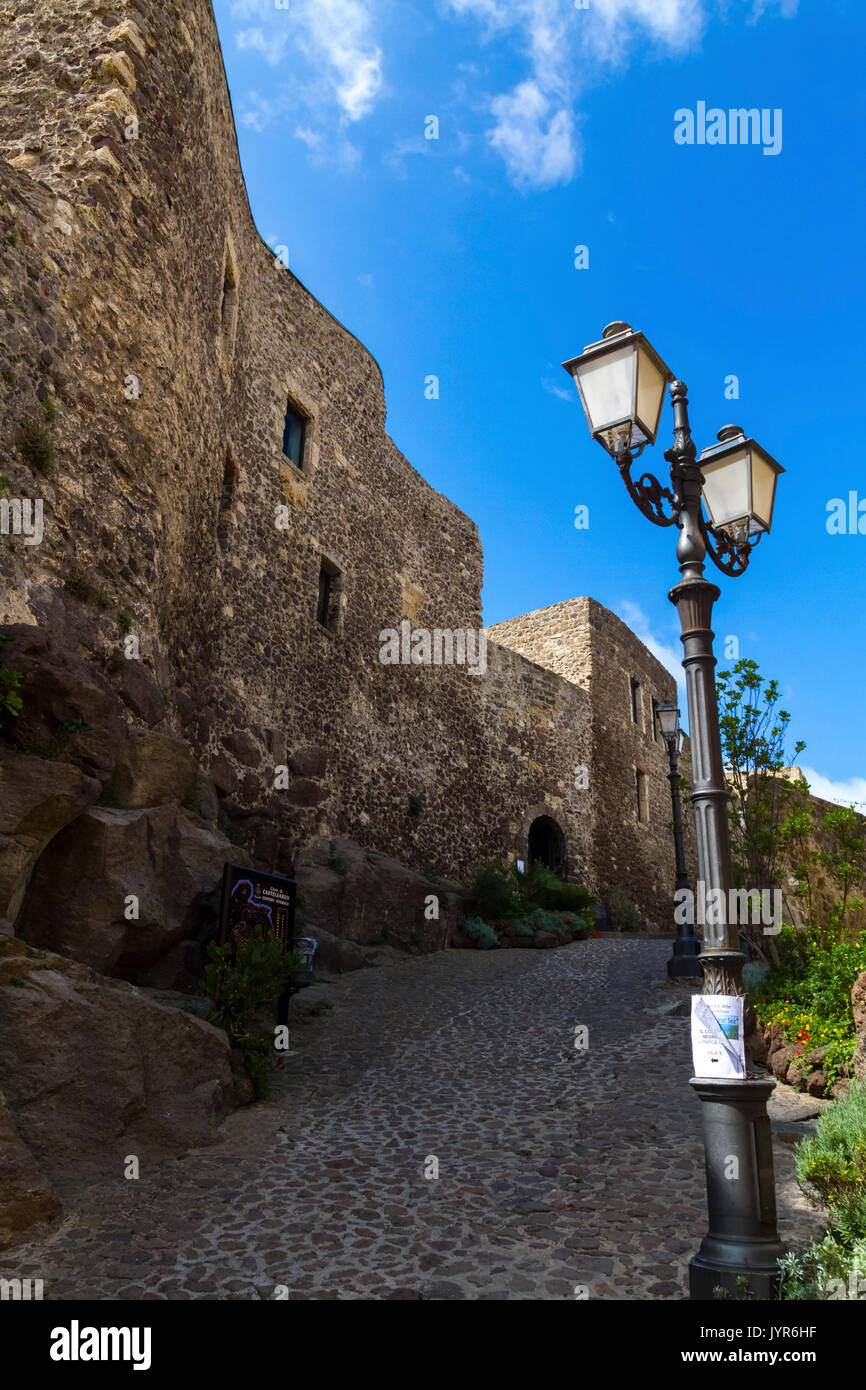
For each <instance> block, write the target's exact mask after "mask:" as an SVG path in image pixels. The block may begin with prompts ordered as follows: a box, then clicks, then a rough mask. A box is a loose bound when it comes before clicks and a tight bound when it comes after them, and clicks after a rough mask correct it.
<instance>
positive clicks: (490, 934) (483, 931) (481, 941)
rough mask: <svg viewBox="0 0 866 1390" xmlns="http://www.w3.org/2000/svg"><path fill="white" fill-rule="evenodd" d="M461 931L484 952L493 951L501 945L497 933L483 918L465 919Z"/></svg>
mask: <svg viewBox="0 0 866 1390" xmlns="http://www.w3.org/2000/svg"><path fill="white" fill-rule="evenodd" d="M461 930H462V931H463V933H464V935H465V936H468V937H469V940H470V941H474V942H475V945H476V946H479V947H480V948H481V950H482V951H492V950H493V949H494V948H495V947H497V946H498V945H499V938H498V936H497V935H496V932H495V931H494V930H493V928H492V927H491V925H490V923H489V922H485V921H484V919H483V917H465V918H464V919H463V922H462V923H461Z"/></svg>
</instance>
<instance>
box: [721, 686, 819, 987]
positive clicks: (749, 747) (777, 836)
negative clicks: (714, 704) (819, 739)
mask: <svg viewBox="0 0 866 1390" xmlns="http://www.w3.org/2000/svg"><path fill="white" fill-rule="evenodd" d="M717 692H718V700H719V723H720V728H721V736H722V755H723V758H724V761H725V769H726V775H727V779H728V785H729V787H730V790H731V800H730V802H729V806H728V816H729V824H730V831H731V859H732V868H733V874H734V882H735V884H736V886H737V887H739V888H756V889H759V890H761V891H763V890H765V889H773V888H775V887H777V886H778V860H779V856H780V852H781V850H782V849H783V847H784V844H785V836H784V834H783V825H784V824H785V823H786V821H787V820H789V818H790V817H791V816H792V814H794V813H795V812H797V811H799V810H801V809H802V808H803V806H804V805H805V804H806V800H805V799H806V796H807V794H808V790H809V788H808V786H807V784H806V782H804V781H803V780H802V779H798V780H796V781H795V780H793V779H792V778H789V777H786V776H784V775H783V774H784V772H785V770H786V769H787V768H789V767H790V766H791V765H792V763H793V762H794V760H795V759H796V758H797V757H798V755H799V754H800V753H802V751H803V749H804V748H805V747H806V745H805V743H803V742H802V741H798V742H797V743H796V744H795V745H794V748H793V752H792V753H788V752H786V746H785V745H786V742H787V737H788V725H789V724H790V721H791V716H790V714H789V713H788V711H787V710H784V709H781V708H780V707H779V702H780V699H781V692H780V690H779V686H778V684H777V682H776V681H774V680H767V681H765V680H764V678H763V676H762V675H761V672H760V670H759V668H758V664H757V662H755V661H751V660H746V659H744V660H742V661H738V662H737V664H736V666H735V667H734V669H733V671H720V672H719V673H718V677H717ZM743 934H744V935H745V936H746V938H747V939H748V941H749V944H750V946H752V947H753V948H754V950H755V951H756V952H757V953H758V954H759V955H761V956H763V957H765V951H766V948H767V945H768V939H767V938H766V937H765V936H764V935H763V933H762V931H761V929H760V928H759V927H755V926H752V927H751V928H750V927H745V928H744V933H743ZM769 949H770V955H771V956H772V958H773V959H774V960H775V959H776V952H775V950H774V948H773V945H772V941H770V942H769ZM765 958H766V957H765Z"/></svg>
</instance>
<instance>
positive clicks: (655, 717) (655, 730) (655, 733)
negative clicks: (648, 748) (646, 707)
mask: <svg viewBox="0 0 866 1390" xmlns="http://www.w3.org/2000/svg"><path fill="white" fill-rule="evenodd" d="M658 713H659V702H658V700H653V739H654V740H655V742H656V743H658V741H659V737H660V735H659V721H658Z"/></svg>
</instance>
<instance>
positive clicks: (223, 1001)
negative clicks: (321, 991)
mask: <svg viewBox="0 0 866 1390" xmlns="http://www.w3.org/2000/svg"><path fill="white" fill-rule="evenodd" d="M207 954H208V963H207V965H206V967H205V972H204V979H203V980H202V988H203V989H204V992H205V994H206V995H207V996H208V999H209V1001H210V1002H209V1005H208V1010H207V1013H206V1015H205V1017H206V1018H207V1019H208V1020H209V1021H210V1022H212V1023H214V1024H216V1026H217V1027H219V1028H224V1029H225V1031H226V1033H228V1036H229V1040H230V1042H231V1043H232V1046H233V1047H238V1048H240V1049H241V1050H242V1051H243V1054H244V1059H245V1065H246V1069H247V1075H248V1076H249V1078H250V1080H251V1081H252V1083H253V1091H254V1094H255V1097H256V1099H257V1100H267V1099H269V1096H270V1074H271V1066H270V1060H271V1048H272V1039H269V1038H268V1037H266V1036H265V1035H262V1034H260V1033H257V1032H255V1031H254V1030H253V1028H252V1021H253V1016H254V1015H255V1012H256V1010H257V1009H258V1008H260V1007H261V1005H262V1004H266V1003H268V1002H269V1001H270V1000H272V999H275V998H278V997H279V996H280V995H281V994H282V993H283V992H284V990H285V989H286V988H287V986H288V983H289V980H290V978H291V975H292V974H293V972H294V971H295V970H298V969H300V966H301V958H300V955H299V954H298V952H297V951H287V952H284V951H283V948H282V945H281V943H280V941H279V939H278V938H277V937H276V936H275V935H274V933H273V932H267V933H266V932H264V931H263V930H262V928H261V927H257V928H256V930H255V931H254V933H253V934H252V935H251V936H250V937H248V938H247V939H246V940H245V941H242V942H240V943H238V945H237V947H236V950H235V954H234V960H233V959H232V948H231V945H230V944H229V943H228V942H227V943H226V944H225V945H224V946H219V945H217V943H216V942H215V941H211V942H210V943H209V945H208V951H207Z"/></svg>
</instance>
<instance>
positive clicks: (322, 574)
mask: <svg viewBox="0 0 866 1390" xmlns="http://www.w3.org/2000/svg"><path fill="white" fill-rule="evenodd" d="M330 613H331V576H330V574H329V573H328V571H327V570H326V569H325V567H324V565H323V566H322V568H321V569H320V570H319V605H318V608H317V609H316V620H317V621H318V622H320V623H321V624H322V627H329V626H330V624H329V622H328V618H329V617H330Z"/></svg>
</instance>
